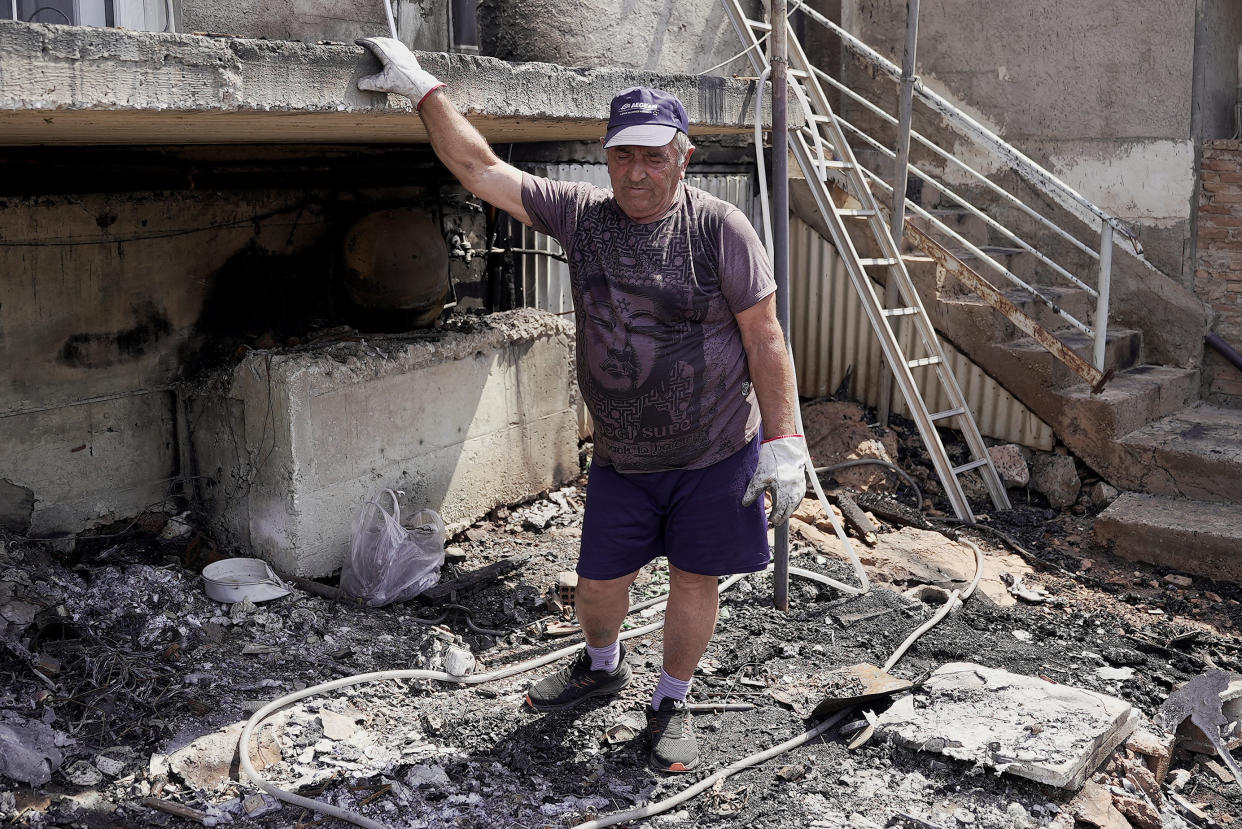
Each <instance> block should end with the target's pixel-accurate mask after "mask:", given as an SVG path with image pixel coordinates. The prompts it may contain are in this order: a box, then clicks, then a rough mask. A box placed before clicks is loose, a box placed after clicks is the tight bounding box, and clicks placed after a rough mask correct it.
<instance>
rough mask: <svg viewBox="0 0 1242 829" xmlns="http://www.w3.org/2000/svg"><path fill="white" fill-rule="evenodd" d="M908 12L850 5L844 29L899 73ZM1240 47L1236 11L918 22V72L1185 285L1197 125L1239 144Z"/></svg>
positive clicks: (1040, 1) (1124, 10)
mask: <svg viewBox="0 0 1242 829" xmlns="http://www.w3.org/2000/svg"><path fill="white" fill-rule="evenodd" d="M905 7H906V4H905V2H904V0H845V2H843V3H842V17H843V25H845V27H846V28H847V29H849V30H850V31H852V32H855V33H856V34H858V35H860V36H861V37H862V38H863V39H864V40H865V41H867V42H868V43H870V44H872V45H873V46H874V47H876V48H877V49H878V50H879V51H881V52H882V53H884V54H885V55H887V56H889V57H890V58H891V59H893V60H894V61H896V62H897V63H900V62H901V58H900V55H901V49H902V48H903V43H904V35H905ZM1199 10H1201V11H1202V14H1201V16H1200V15H1198V14H1197V11H1199ZM1240 40H1242V19H1240V17H1239V13H1238V10H1237V8H1236V4H1235V3H1232V2H1227V0H1204V2H1201V3H1174V2H1168V0H1138V2H1127V0H1106V2H1100V3H1091V4H1083V3H1078V2H1072V0H1037V2H1034V3H1022V4H1015V3H985V4H980V3H975V2H970V0H932V2H924V3H923V4H922V13H921V15H920V30H919V55H918V57H919V73H920V76H921V77H922V79H923V80H924V82H926V83H927V84H928V85H929V86H931V87H932V88H934V89H936V90H937V91H938V92H940V93H941V94H943V95H945V96H946V97H947V98H949V99H950V100H953V101H956V102H958V103H959V104H961V105H963V106H964V107H965V109H966V110H967V111H968V112H970V113H972V114H973V115H976V116H977V117H979V118H980V119H981V120H982V121H983V122H984V123H986V124H987V125H988V126H990V127H991V128H993V129H994V130H995V131H996V132H998V133H999V134H1000V135H1001V136H1003V137H1004V138H1005V139H1006V140H1008V141H1010V142H1012V143H1013V144H1015V145H1016V146H1018V147H1019V149H1021V150H1022V151H1023V152H1026V153H1027V154H1028V155H1031V156H1032V157H1034V158H1035V159H1036V160H1037V161H1040V162H1041V163H1044V164H1045V165H1046V166H1048V167H1049V168H1050V169H1051V170H1052V171H1053V172H1054V173H1056V174H1057V175H1058V176H1060V177H1061V178H1062V179H1063V180H1065V181H1066V182H1067V183H1069V184H1070V185H1071V186H1073V187H1075V188H1076V189H1078V191H1079V192H1081V193H1082V194H1083V195H1084V196H1086V197H1087V198H1088V199H1091V200H1092V201H1094V202H1096V203H1097V204H1100V205H1101V206H1102V207H1104V208H1105V209H1107V210H1109V211H1111V212H1113V213H1115V214H1117V215H1119V216H1120V217H1121V218H1123V219H1125V220H1127V221H1129V222H1131V223H1133V224H1135V225H1136V226H1137V227H1138V229H1139V230H1140V234H1141V237H1142V239H1143V243H1144V246H1145V247H1146V249H1147V252H1148V257H1149V258H1150V259H1151V261H1153V262H1154V263H1155V264H1156V265H1157V266H1158V267H1160V268H1161V269H1162V270H1163V271H1165V272H1166V273H1168V274H1170V275H1173V276H1175V277H1180V278H1181V279H1182V281H1183V283H1184V284H1186V285H1189V284H1190V283H1191V281H1192V279H1191V265H1192V262H1191V250H1190V238H1191V219H1192V212H1193V211H1192V206H1193V201H1194V196H1195V191H1196V168H1195V164H1196V148H1197V143H1196V141H1195V137H1194V135H1193V133H1192V113H1193V111H1194V110H1195V109H1196V108H1197V109H1198V110H1199V111H1200V112H1201V124H1202V130H1203V137H1205V138H1207V137H1221V136H1226V135H1229V134H1231V132H1232V125H1231V123H1230V122H1231V114H1230V113H1229V111H1228V104H1226V103H1225V102H1226V101H1228V100H1229V99H1230V98H1231V97H1232V87H1233V86H1234V85H1235V84H1236V75H1237V72H1236V54H1237V45H1238V43H1239V41H1240ZM1205 69H1206V70H1208V71H1204V70H1205ZM1197 73H1198V77H1199V80H1200V82H1199V83H1198V84H1196V74H1197ZM856 75H857V76H858V77H859V78H860V79H861V78H862V77H863V73H861V72H857V73H856ZM1225 130H1227V131H1225ZM979 161H980V162H981V163H984V164H986V163H987V162H986V159H979Z"/></svg>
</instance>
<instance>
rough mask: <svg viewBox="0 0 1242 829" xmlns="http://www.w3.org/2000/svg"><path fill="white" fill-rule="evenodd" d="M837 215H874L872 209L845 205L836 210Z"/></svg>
mask: <svg viewBox="0 0 1242 829" xmlns="http://www.w3.org/2000/svg"><path fill="white" fill-rule="evenodd" d="M837 215H839V216H853V217H854V218H858V219H865V218H870V217H871V216H874V215H875V211H874V210H866V209H863V208H853V207H845V208H842V209H840V210H838V211H837Z"/></svg>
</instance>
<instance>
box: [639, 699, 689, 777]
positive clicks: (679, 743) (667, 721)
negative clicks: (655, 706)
mask: <svg viewBox="0 0 1242 829" xmlns="http://www.w3.org/2000/svg"><path fill="white" fill-rule="evenodd" d="M647 730H648V731H649V732H651V754H650V755H649V756H648V758H647V765H649V766H650V767H651V768H653V769H655V770H656V771H666V772H683V771H691V770H693V769H694V768H695V767H696V766H698V764H699V744H698V741H697V740H696V739H695V737H694V727H693V726H692V725H691V724H690V712H689V711H688V710H686V703H685V702H684V701H682V700H679V699H673V698H672V697H665V698H664V699H663V700H661V701H660V710H659V711H653V710H651V706H650V705H648V706H647Z"/></svg>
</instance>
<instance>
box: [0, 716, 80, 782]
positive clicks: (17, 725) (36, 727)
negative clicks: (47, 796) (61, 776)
mask: <svg viewBox="0 0 1242 829" xmlns="http://www.w3.org/2000/svg"><path fill="white" fill-rule="evenodd" d="M65 741H66V735H64V734H63V733H61V732H59V731H56V730H55V729H54V728H52V727H51V726H49V725H47V724H46V723H43V722H40V721H39V720H26V719H18V720H16V721H13V722H5V723H0V776H2V777H7V778H9V779H10V780H16V781H17V782H19V783H28V784H30V785H32V786H42V785H43V784H44V783H47V782H48V781H49V780H51V779H52V772H53V771H55V770H56V769H58V768H60V764H61V763H63V762H64V755H62V754H61V752H60V749H59V748H58V745H64V744H65Z"/></svg>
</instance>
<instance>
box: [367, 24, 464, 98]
mask: <svg viewBox="0 0 1242 829" xmlns="http://www.w3.org/2000/svg"><path fill="white" fill-rule="evenodd" d="M354 42H355V43H357V44H358V45H359V46H365V47H367V48H368V49H370V50H371V52H372V54H374V55H375V57H377V58H379V62H380V63H381V64H382V65H383V67H384V69H383V71H382V72H380V73H379V74H376V75H367V76H366V77H365V78H359V79H358V88H359V89H361V90H363V91H364V92H395V93H397V94H398V95H404V96H405V97H407V98H409V99H410V100H411V101H413V102H414V108H415V109H418V108H419V107H420V106H422V104H423V99H424V98H426V97H427V96H428V95H430V94H431V93H432V92H434V91H436V90H437V89H439V88H440V87H442V86H444V84H443V83H442V82H441V81H440V80H439V79H438V78H436V77H435V76H434V75H432V74H431V73H430V72H428V71H427V70H426V69H423V67H421V66H419V65H418V58H416V57H414V53H413V52H411V51H410V50H409V49H407V48H406V47H405V44H404V43H402V42H401V41H399V40H396V39H395V38H391V37H364V38H362V39H361V40H355V41H354Z"/></svg>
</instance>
